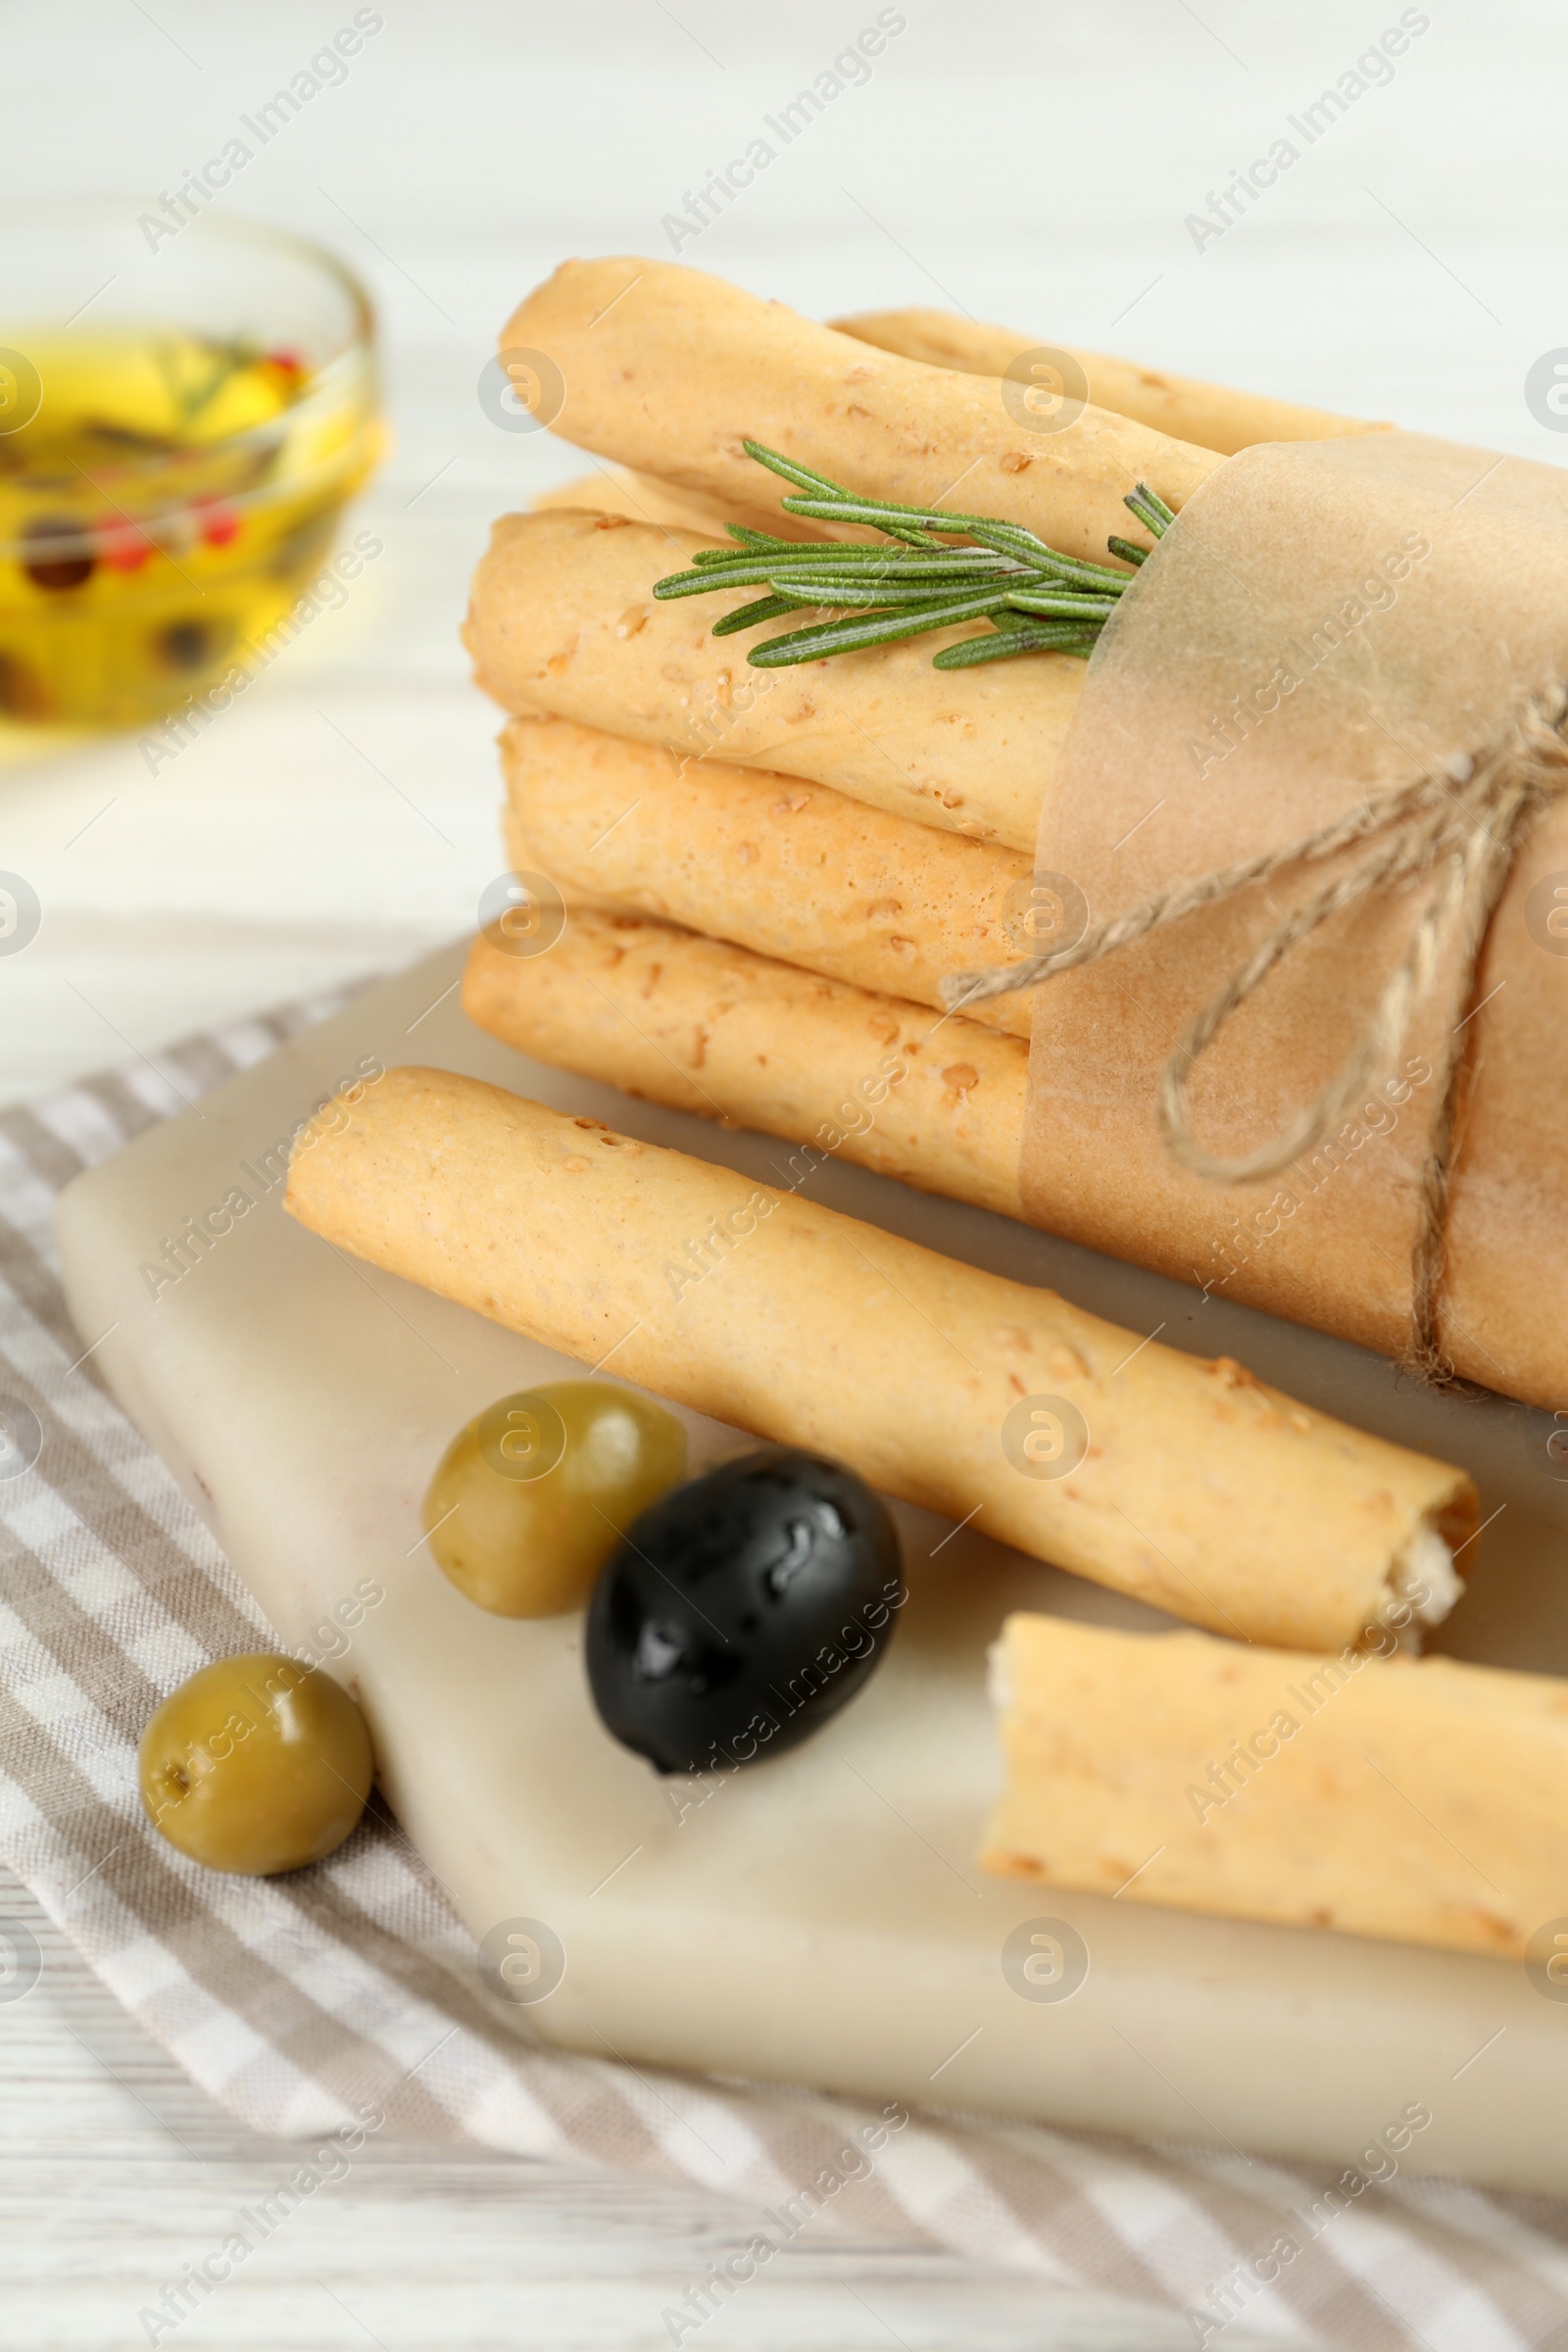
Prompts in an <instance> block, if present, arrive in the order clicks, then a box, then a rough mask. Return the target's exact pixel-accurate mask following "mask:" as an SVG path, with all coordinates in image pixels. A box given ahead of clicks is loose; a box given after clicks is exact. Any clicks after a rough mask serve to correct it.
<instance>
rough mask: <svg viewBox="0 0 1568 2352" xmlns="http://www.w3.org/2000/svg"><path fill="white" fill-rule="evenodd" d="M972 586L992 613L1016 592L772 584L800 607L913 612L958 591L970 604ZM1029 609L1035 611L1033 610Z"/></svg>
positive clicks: (923, 585)
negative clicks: (858, 607) (863, 608)
mask: <svg viewBox="0 0 1568 2352" xmlns="http://www.w3.org/2000/svg"><path fill="white" fill-rule="evenodd" d="M972 585H974V586H975V593H976V594H982V593H984V595H985V598H986V602H985V605H984V606H983V607H977V608H976V610H977V611H978V610H989V608H990V607H991V606H992V605H1000V604H1002V603H1003V602H1004V601H1005V599H1006V598H1007V597H1008V596H1009V595H1010V594H1012V593H1013V591H1012V590H1011V588H1010V585H1009V583H1008V582H1007V581H1006V580H997V581H990V580H987V581H982V582H980V583H978V585H975V584H974V583H971V582H969V581H967V580H957V581H948V582H943V581H941V580H938V581H936V582H932V581H930V580H926V581H923V582H922V581H914V580H911V581H909V582H908V583H907V585H906V584H905V583H904V582H903V581H895V580H886V579H877V580H834V579H822V580H807V579H796V578H794V577H793V576H792V577H790V578H787V579H777V580H775V581H773V583H772V586H773V590H774V593H775V594H776V595H778V596H788V597H791V598H793V599H794V601H795V603H796V604H798V605H842V606H844V607H845V608H846V609H848V608H850V607H852V606H856V605H863V606H866V607H868V608H869V607H876V608H878V609H880V608H882V607H884V606H888V607H891V606H894V605H899V606H903V607H905V608H907V609H910V610H915V609H918V608H919V607H920V606H922V605H942V606H944V607H946V606H947V605H950V604H951V603H952V602H953V597H954V592H955V590H961V591H962V592H963V593H964V595H965V599H966V601H968V591H969V589H970V587H971V586H972ZM1027 609H1028V610H1031V611H1032V610H1033V608H1032V607H1030V608H1027ZM1053 609H1054V608H1053ZM1095 610H1096V611H1097V612H1099V611H1101V610H1102V608H1101V607H1099V606H1097V607H1096V608H1095Z"/></svg>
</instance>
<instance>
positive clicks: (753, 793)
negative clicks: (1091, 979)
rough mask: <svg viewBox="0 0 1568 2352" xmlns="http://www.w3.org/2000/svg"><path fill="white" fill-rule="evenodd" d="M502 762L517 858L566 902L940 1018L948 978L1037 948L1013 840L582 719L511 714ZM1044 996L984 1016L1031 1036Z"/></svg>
mask: <svg viewBox="0 0 1568 2352" xmlns="http://www.w3.org/2000/svg"><path fill="white" fill-rule="evenodd" d="M501 763H502V769H503V772H504V774H505V776H506V780H507V793H508V802H509V813H508V835H507V841H508V854H509V856H510V858H511V861H512V864H513V867H514V868H515V871H517V872H519V873H528V872H539V873H544V874H547V875H549V876H550V878H551V879H552V880H553V881H554V882H556V883H557V884H558V886H560V888H561V889H562V891H563V894H564V896H565V897H566V898H567V899H568V900H569V899H571V898H572V897H573V896H576V897H579V898H582V899H586V900H589V901H591V902H593V903H595V904H597V905H599V906H602V907H620V908H622V909H623V910H625V911H627V912H631V913H647V914H658V915H663V916H666V917H667V918H668V919H669V920H670V921H671V922H676V923H683V924H685V925H686V926H687V927H688V928H689V929H691V930H694V931H697V930H701V931H707V932H710V933H711V934H712V935H713V936H714V937H716V938H719V939H727V940H729V941H731V942H733V943H734V944H735V945H736V946H737V947H743V948H755V949H756V950H757V952H758V953H759V955H762V956H779V957H780V958H782V960H783V961H784V962H786V963H798V964H801V965H803V966H804V967H805V968H806V969H807V970H808V971H813V972H822V973H824V974H825V975H826V976H827V977H828V978H829V979H833V980H849V981H853V982H855V983H856V984H857V985H858V987H860V988H866V989H873V990H877V991H880V992H881V993H882V994H883V995H885V996H896V997H905V998H907V999H909V1000H911V1001H912V1002H913V1003H914V1004H916V1005H930V1006H931V1007H932V1008H933V1010H934V1011H937V1012H941V1011H942V1010H943V1009H944V1006H943V1002H942V977H943V974H944V973H945V972H952V971H957V970H960V969H962V968H964V967H966V966H968V965H972V964H978V963H988V962H999V963H1000V962H1005V961H1006V960H1007V958H1008V957H1009V956H1017V955H1019V954H1021V953H1022V952H1024V950H1026V949H1027V948H1028V946H1029V945H1030V941H1029V938H1028V935H1027V933H1026V932H1025V931H1024V930H1022V929H1021V928H1020V927H1019V925H1020V918H1021V917H1023V916H1025V915H1027V913H1028V897H1029V873H1030V865H1029V860H1028V858H1024V857H1022V856H1020V854H1019V853H1018V852H1017V851H1016V850H1003V849H998V848H997V847H996V845H995V844H994V843H991V842H982V841H963V840H960V839H959V837H958V836H957V835H956V833H939V832H938V831H937V830H936V828H935V827H934V826H932V825H916V824H911V823H910V822H909V821H908V819H907V817H902V816H888V815H886V814H885V813H884V812H883V811H882V810H881V809H865V808H862V807H860V806H859V805H858V803H856V802H854V801H849V800H846V799H845V798H844V796H843V794H842V793H837V792H831V791H829V790H828V788H827V786H826V785H823V784H806V783H803V782H802V781H801V780H800V779H799V778H797V777H793V776H780V775H769V774H768V773H767V772H766V771H765V770H764V769H761V768H755V767H726V766H723V765H720V764H719V763H717V762H714V763H712V764H711V765H710V764H708V763H706V762H703V761H698V760H691V761H683V760H677V759H676V757H675V755H674V753H673V752H667V751H663V750H662V749H661V748H660V747H659V746H658V745H656V744H651V743H629V742H628V741H627V740H626V738H625V737H624V736H622V735H607V734H604V733H603V732H602V731H601V730H600V729H599V728H597V727H579V726H575V725H574V724H573V723H572V721H571V720H570V719H564V718H548V717H543V718H515V719H513V720H512V721H511V722H510V723H509V724H508V726H507V727H506V728H505V729H504V730H503V732H502V736H501ZM1030 1004H1031V999H1030V998H1029V997H1028V996H1014V997H996V998H993V999H992V1000H991V1001H990V1002H989V1003H988V1004H984V1005H976V1007H975V1015H974V1017H975V1018H976V1020H978V1021H981V1022H983V1023H984V1024H985V1026H986V1027H987V1028H996V1029H1005V1030H1006V1031H1007V1032H1008V1033H1009V1034H1010V1035H1013V1036H1017V1037H1027V1036H1028V1034H1029V1011H1030Z"/></svg>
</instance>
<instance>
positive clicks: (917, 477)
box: [501, 257, 1221, 561]
mask: <svg viewBox="0 0 1568 2352" xmlns="http://www.w3.org/2000/svg"><path fill="white" fill-rule="evenodd" d="M501 348H502V349H503V350H515V349H519V348H522V349H529V350H533V351H538V352H543V353H545V354H546V355H548V357H549V359H550V360H551V361H552V362H553V363H554V365H555V367H556V368H558V369H559V371H560V375H561V379H562V383H563V386H564V393H563V400H562V406H561V408H560V410H559V411H558V413H557V414H556V415H555V416H554V417H552V419H551V422H552V423H553V425H554V428H555V430H556V431H557V432H558V433H560V434H562V435H563V436H564V439H566V440H567V441H574V442H576V444H577V445H578V447H579V448H582V449H591V450H593V451H594V452H595V453H596V455H598V456H600V457H603V458H610V459H613V461H614V462H615V463H616V464H618V465H622V466H636V467H637V468H638V469H639V470H641V471H642V472H645V473H655V474H658V475H659V476H660V478H661V479H662V480H663V481H667V482H673V483H675V484H677V485H678V486H679V487H680V488H682V489H686V490H696V491H699V492H701V493H702V494H703V495H704V496H705V497H709V498H716V499H718V500H720V501H721V502H722V503H723V505H724V506H725V509H726V511H732V510H733V509H734V508H736V507H737V506H740V507H747V508H749V507H752V506H755V505H756V503H757V499H758V491H757V487H756V483H757V467H756V465H755V463H754V462H753V460H752V459H750V458H749V457H748V456H747V455H746V452H745V450H744V449H743V448H742V446H741V443H742V439H743V437H746V438H750V439H752V440H754V441H760V442H763V443H765V444H766V445H767V446H768V447H769V448H770V449H776V450H778V451H780V452H781V453H782V454H783V455H784V456H785V457H789V458H794V459H796V460H798V461H799V462H800V463H801V464H803V465H806V466H810V467H812V468H813V469H814V470H815V471H816V472H818V473H822V474H826V475H827V476H828V477H829V479H831V480H833V481H837V482H841V483H843V484H844V485H845V487H846V488H848V489H850V490H855V491H858V492H859V493H860V495H861V496H862V497H866V498H882V499H894V500H898V501H900V502H903V503H907V504H912V505H915V506H919V507H923V508H926V509H931V508H933V507H936V506H938V505H942V506H946V507H947V508H948V509H949V510H950V512H951V511H956V510H958V509H961V510H962V511H963V512H964V513H966V514H970V515H992V516H994V517H996V518H997V519H998V520H1000V521H1004V522H1018V523H1022V524H1023V525H1024V526H1025V527H1026V528H1027V529H1029V530H1032V531H1034V532H1036V533H1037V534H1038V536H1039V537H1040V538H1042V539H1044V540H1045V541H1046V543H1047V544H1048V546H1051V547H1054V548H1058V549H1060V550H1061V552H1062V553H1063V554H1065V555H1069V556H1090V557H1093V558H1095V559H1097V560H1100V561H1103V558H1104V554H1105V542H1106V540H1107V538H1109V537H1110V536H1111V534H1112V533H1114V532H1120V533H1122V534H1124V535H1129V534H1128V523H1127V511H1126V509H1125V507H1124V506H1123V505H1122V500H1123V498H1124V497H1125V496H1126V493H1127V492H1128V491H1129V490H1131V489H1132V488H1134V486H1135V485H1136V484H1137V483H1138V482H1140V481H1143V482H1147V483H1149V485H1150V486H1151V488H1152V489H1154V490H1156V491H1157V492H1158V493H1159V495H1160V496H1161V497H1162V498H1163V499H1164V500H1165V501H1166V503H1167V505H1169V506H1171V507H1175V508H1180V507H1181V506H1182V505H1183V503H1184V502H1185V501H1186V500H1187V499H1188V498H1189V497H1190V496H1191V494H1192V492H1193V491H1194V490H1196V489H1197V488H1198V486H1199V484H1200V483H1201V482H1203V481H1206V480H1207V478H1208V476H1209V474H1211V473H1212V472H1213V471H1214V470H1215V468H1216V467H1217V466H1219V465H1220V463H1221V461H1220V459H1219V458H1218V457H1217V456H1216V455H1215V453H1214V452H1213V451H1212V450H1206V449H1196V448H1193V447H1192V446H1191V445H1190V444H1189V443H1187V442H1184V441H1173V440H1171V439H1169V438H1168V437H1167V436H1166V435H1164V434H1162V433H1154V432H1151V431H1150V430H1149V428H1148V427H1147V426H1146V425H1141V424H1136V423H1134V422H1133V421H1132V420H1131V418H1129V417H1115V416H1112V415H1111V414H1110V413H1109V412H1108V411H1106V410H1103V409H1096V408H1085V409H1084V411H1083V412H1082V414H1081V415H1080V416H1079V417H1077V418H1076V420H1075V421H1074V422H1073V423H1072V424H1071V425H1070V426H1068V427H1067V428H1066V429H1065V430H1063V431H1061V432H1056V433H1040V432H1036V431H1033V430H1031V429H1029V427H1028V426H1027V425H1020V424H1018V423H1017V422H1016V421H1015V420H1014V418H1013V417H1011V416H1010V415H1009V414H1008V411H1007V409H1006V407H1005V404H1004V402H1003V400H1002V397H1001V393H1000V390H999V388H998V386H997V385H996V383H995V382H993V381H991V380H989V379H987V378H984V377H979V376H974V375H965V374H962V373H960V372H957V371H950V370H946V369H941V368H925V367H922V366H921V365H920V364H919V363H918V362H917V361H914V360H904V359H899V358H897V357H895V356H893V355H892V354H889V353H885V352H875V351H873V350H872V348H871V347H870V345H869V344H866V343H858V342H857V341H856V340H855V339H854V337H853V336H850V335H840V334H836V333H835V332H834V331H833V329H832V328H831V327H829V326H819V325H817V324H816V322H815V321H814V320H812V319H802V318H801V317H799V315H798V314H797V313H796V312H794V311H791V310H788V309H786V308H785V306H784V305H783V304H782V303H778V302H763V301H760V299H759V297H758V296H756V295H755V294H748V293H746V292H745V291H744V289H743V288H741V287H739V286H732V285H729V284H726V282H725V281H724V280H723V279H722V278H717V277H710V276H708V275H707V274H706V273H705V272H704V271H702V270H683V269H682V268H681V267H680V266H679V264H678V263H670V262H656V261H645V260H638V259H634V258H624V257H614V258H610V259H606V260H603V261H586V262H585V261H572V262H564V263H563V264H562V266H561V268H560V269H559V270H557V271H556V273H555V275H554V276H553V277H550V278H547V279H546V280H545V283H544V284H543V285H542V286H539V287H536V289H535V290H534V292H533V293H532V294H530V295H529V296H528V298H527V300H526V301H525V302H523V303H522V304H520V305H519V307H518V309H517V310H516V311H515V313H514V314H513V317H512V318H511V319H510V320H509V321H508V323H507V325H506V327H505V329H504V330H503V333H502V337H501ZM960 484H961V490H960V487H959V485H960Z"/></svg>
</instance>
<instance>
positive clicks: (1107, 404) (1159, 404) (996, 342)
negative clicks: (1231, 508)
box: [832, 310, 1388, 457]
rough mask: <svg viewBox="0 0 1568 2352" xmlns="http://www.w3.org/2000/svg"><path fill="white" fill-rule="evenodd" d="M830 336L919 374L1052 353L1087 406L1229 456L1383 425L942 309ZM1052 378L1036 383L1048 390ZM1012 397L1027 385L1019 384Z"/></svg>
mask: <svg viewBox="0 0 1568 2352" xmlns="http://www.w3.org/2000/svg"><path fill="white" fill-rule="evenodd" d="M832 324H833V327H834V329H835V331H836V332H837V333H839V334H841V335H853V336H854V337H855V339H856V341H857V342H858V343H869V344H871V345H873V346H874V347H875V349H876V350H878V351H888V352H894V353H896V354H897V355H898V357H899V358H901V359H906V360H919V361H920V362H922V363H923V365H924V366H925V367H927V368H957V369H958V370H959V371H960V373H962V374H965V375H993V376H1000V375H1004V374H1005V372H1006V370H1007V368H1009V367H1011V366H1012V365H1013V363H1014V362H1015V361H1017V360H1020V359H1022V358H1023V357H1024V355H1025V354H1026V353H1031V352H1037V353H1039V354H1040V356H1041V358H1042V360H1044V361H1046V362H1047V364H1048V366H1049V361H1050V358H1051V356H1052V355H1054V356H1056V357H1059V358H1064V359H1067V360H1069V361H1072V362H1075V363H1076V365H1077V366H1078V368H1080V369H1081V370H1082V373H1083V376H1084V379H1085V384H1086V387H1087V389H1086V391H1085V392H1081V393H1079V395H1078V397H1079V398H1087V399H1089V400H1090V401H1091V402H1093V404H1094V405H1095V407H1096V408H1100V409H1109V410H1111V411H1112V412H1113V413H1114V414H1115V415H1116V416H1118V417H1133V418H1135V419H1136V420H1137V422H1138V423H1139V424H1145V425H1148V426H1149V427H1150V428H1151V430H1152V431H1153V432H1158V433H1169V434H1172V435H1173V436H1174V437H1175V438H1176V439H1177V440H1179V441H1191V442H1196V443H1197V444H1198V445H1199V446H1200V447H1201V448H1203V449H1212V450H1215V451H1217V452H1218V453H1219V454H1220V455H1221V456H1222V457H1230V456H1233V455H1234V453H1235V452H1236V451H1237V450H1239V449H1250V447H1251V446H1252V444H1253V442H1255V441H1332V440H1339V439H1343V438H1344V437H1345V436H1346V435H1348V434H1351V433H1379V432H1386V431H1387V430H1388V427H1387V425H1383V424H1369V423H1366V422H1365V421H1363V419H1362V418H1361V417H1336V416H1334V415H1333V414H1332V413H1331V412H1330V411H1329V410H1327V409H1311V408H1304V407H1302V406H1301V404H1300V403H1299V402H1298V401H1294V400H1270V399H1269V398H1268V397H1267V395H1266V394H1264V393H1261V392H1236V391H1233V390H1232V389H1231V387H1230V386H1229V385H1228V384H1203V383H1200V382H1198V381H1197V380H1196V378H1194V377H1193V376H1190V375H1172V374H1170V373H1169V372H1168V371H1167V370H1166V369H1164V368H1140V367H1139V366H1138V365H1137V363H1136V362H1135V361H1132V360H1112V359H1108V358H1107V357H1106V356H1105V354H1104V353H1103V352H1099V351H1076V350H1068V349H1067V348H1066V346H1065V345H1049V346H1048V345H1047V344H1046V343H1045V341H1044V338H1043V337H1041V336H1039V335H1020V334H1019V333H1017V331H1016V330H1015V329H1014V328H1012V327H1008V326H988V325H986V324H985V323H984V321H983V320H981V319H964V318H961V317H959V316H957V315H956V314H955V313H954V312H951V311H921V310H909V311H859V312H857V313H856V315H855V316H854V317H853V318H850V319H834V320H833V321H832ZM1060 376H1061V370H1060V369H1057V370H1055V371H1054V378H1055V380H1052V379H1051V378H1049V377H1043V378H1040V379H1037V380H1039V381H1041V382H1042V383H1044V384H1047V385H1048V386H1049V388H1050V389H1051V390H1053V391H1055V390H1056V389H1057V388H1058V384H1059V380H1060ZM1018 389H1019V394H1020V396H1021V395H1022V394H1023V393H1024V392H1025V391H1027V390H1028V389H1029V386H1028V385H1027V384H1026V383H1024V382H1022V381H1020V382H1019V387H1018Z"/></svg>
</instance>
